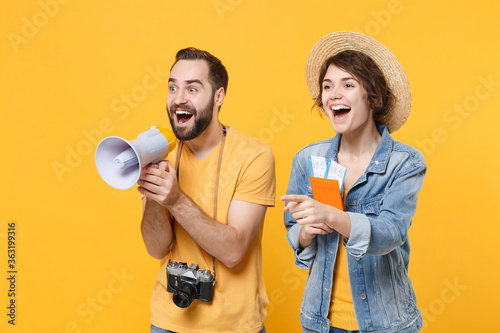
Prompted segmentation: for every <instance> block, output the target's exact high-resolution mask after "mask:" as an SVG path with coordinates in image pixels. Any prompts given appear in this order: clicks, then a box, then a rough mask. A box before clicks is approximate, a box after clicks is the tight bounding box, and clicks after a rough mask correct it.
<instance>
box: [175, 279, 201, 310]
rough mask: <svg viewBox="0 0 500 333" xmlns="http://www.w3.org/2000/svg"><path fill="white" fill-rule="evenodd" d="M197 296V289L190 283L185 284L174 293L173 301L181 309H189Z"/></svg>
mask: <svg viewBox="0 0 500 333" xmlns="http://www.w3.org/2000/svg"><path fill="white" fill-rule="evenodd" d="M195 294H196V288H195V287H194V286H193V285H192V284H191V283H188V282H183V283H182V285H181V287H180V288H179V289H178V290H176V291H175V292H174V296H173V301H174V303H175V305H177V306H178V307H180V308H187V307H188V306H189V305H191V302H192V301H193V299H194V295H195Z"/></svg>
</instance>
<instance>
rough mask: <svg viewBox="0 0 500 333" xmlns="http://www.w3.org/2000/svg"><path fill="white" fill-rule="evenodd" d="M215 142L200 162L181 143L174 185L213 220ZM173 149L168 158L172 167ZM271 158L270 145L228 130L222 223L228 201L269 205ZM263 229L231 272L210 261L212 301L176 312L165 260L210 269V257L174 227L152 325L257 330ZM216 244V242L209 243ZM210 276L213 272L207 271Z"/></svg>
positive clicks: (261, 313)
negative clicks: (168, 284)
mask: <svg viewBox="0 0 500 333" xmlns="http://www.w3.org/2000/svg"><path fill="white" fill-rule="evenodd" d="M220 145H221V144H220V143H219V145H218V146H216V147H215V148H214V149H213V150H212V152H211V153H210V154H209V155H208V156H207V157H205V158H204V159H202V160H197V159H196V158H195V157H194V156H193V154H192V153H191V151H190V150H189V148H188V147H187V146H186V145H183V148H182V154H181V158H180V166H179V180H178V181H179V186H180V188H181V189H182V191H183V192H184V193H185V194H186V195H188V196H189V197H190V198H191V199H192V200H193V201H194V202H195V203H196V204H197V205H198V207H200V208H201V209H202V210H203V211H204V212H205V213H206V214H207V215H208V216H209V217H213V216H212V214H213V205H214V188H215V178H216V177H215V176H216V169H217V161H218V158H219V152H220ZM176 156H177V148H176V149H174V151H172V152H171V153H170V155H169V157H168V158H169V160H170V162H171V163H172V165H174V166H175V165H176V161H175V159H176ZM275 187H276V186H275V171H274V155H273V153H272V150H271V148H270V147H269V146H267V145H265V144H264V143H262V142H260V141H259V140H257V139H254V138H251V137H249V136H247V135H245V134H242V133H240V132H239V131H237V130H235V129H234V128H228V131H227V135H226V142H225V145H224V150H223V156H222V162H221V172H220V177H219V190H218V193H219V194H218V199H217V218H216V220H217V221H219V222H220V223H222V224H227V214H228V210H229V205H230V203H231V201H232V200H240V201H246V202H251V203H255V204H260V205H265V206H274V204H275ZM262 231H263V225H261V227H260V228H259V231H258V232H257V234H256V235H255V237H254V239H253V240H252V241H251V243H250V246H249V248H248V250H247V253H246V255H245V257H244V258H243V260H242V261H241V262H240V263H238V264H237V265H236V266H235V267H233V268H228V267H226V266H224V264H222V263H221V262H219V261H217V260H216V261H215V267H216V279H215V280H216V281H215V286H214V296H213V300H212V302H204V301H201V300H196V299H195V300H194V301H193V302H192V303H191V305H190V306H189V307H187V308H179V307H177V306H176V305H175V304H174V302H173V301H172V295H173V294H172V293H170V292H167V289H166V266H167V264H168V261H169V259H171V260H175V261H177V262H186V263H187V264H188V265H190V264H192V263H194V264H198V265H199V268H200V269H209V270H210V271H213V257H212V256H211V255H210V254H208V253H207V252H205V251H204V250H203V249H202V248H201V247H200V246H199V245H198V244H197V243H196V242H195V241H194V240H193V239H192V238H191V237H190V236H189V235H188V234H187V233H186V231H184V229H183V228H182V227H181V226H180V225H179V224H178V223H177V222H175V223H174V234H175V236H174V242H173V245H172V250H171V253H170V254H169V255H167V256H166V257H165V258H163V259H162V261H161V268H160V272H159V273H158V276H157V278H156V281H155V284H154V287H153V295H152V298H151V323H152V324H153V325H155V326H157V327H160V328H163V329H167V330H171V331H174V332H187V333H189V332H240V333H245V332H248V333H255V332H258V331H260V330H261V329H262V326H263V324H264V320H265V317H266V308H267V305H268V303H269V302H268V298H267V295H266V290H265V287H264V281H263V278H262V245H261V241H262ZM214 242H217V239H214ZM212 273H213V272H212Z"/></svg>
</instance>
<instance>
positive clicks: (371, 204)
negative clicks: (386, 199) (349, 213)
mask: <svg viewBox="0 0 500 333" xmlns="http://www.w3.org/2000/svg"><path fill="white" fill-rule="evenodd" d="M382 198H383V196H382V195H377V196H375V197H373V198H368V199H365V200H363V204H362V210H363V214H365V215H379V214H380V205H381V203H382Z"/></svg>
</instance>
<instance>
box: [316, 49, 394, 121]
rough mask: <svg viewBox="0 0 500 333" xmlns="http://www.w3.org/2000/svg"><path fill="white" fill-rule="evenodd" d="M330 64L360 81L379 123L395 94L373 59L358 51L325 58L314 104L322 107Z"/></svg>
mask: <svg viewBox="0 0 500 333" xmlns="http://www.w3.org/2000/svg"><path fill="white" fill-rule="evenodd" d="M330 65H334V66H336V67H338V68H340V69H342V70H344V71H346V72H347V73H349V74H351V75H353V76H354V77H355V78H356V79H357V80H358V81H360V82H361V84H362V85H363V87H364V89H365V90H366V94H367V98H368V105H369V106H370V108H371V109H372V110H373V119H374V120H375V122H377V123H381V122H382V121H381V120H382V119H384V117H385V116H386V115H387V113H388V112H389V110H390V109H391V107H392V105H393V103H394V100H395V96H394V94H393V93H392V91H391V89H390V88H389V85H388V84H387V81H386V79H385V77H384V74H383V73H382V71H381V70H380V68H379V67H378V66H377V64H376V63H375V61H373V59H372V58H370V57H369V56H367V55H366V54H364V53H362V52H359V51H353V50H347V51H342V52H340V53H338V54H336V55H334V56H333V57H330V58H328V59H326V60H325V62H324V63H323V65H322V66H321V69H320V71H319V77H318V84H319V94H318V96H316V98H315V103H314V105H317V106H318V107H320V108H321V109H322V108H323V101H322V93H323V80H324V78H325V76H326V72H327V71H328V67H329V66H330Z"/></svg>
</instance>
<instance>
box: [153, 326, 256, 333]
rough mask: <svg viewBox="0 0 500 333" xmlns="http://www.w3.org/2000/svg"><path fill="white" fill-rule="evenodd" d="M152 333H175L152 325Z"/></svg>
mask: <svg viewBox="0 0 500 333" xmlns="http://www.w3.org/2000/svg"><path fill="white" fill-rule="evenodd" d="M151 333H175V332H172V331H167V330H164V329H163V328H158V327H156V326H154V325H151ZM259 333H266V328H265V327H264V328H263V329H262V331H260V332H259Z"/></svg>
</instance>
